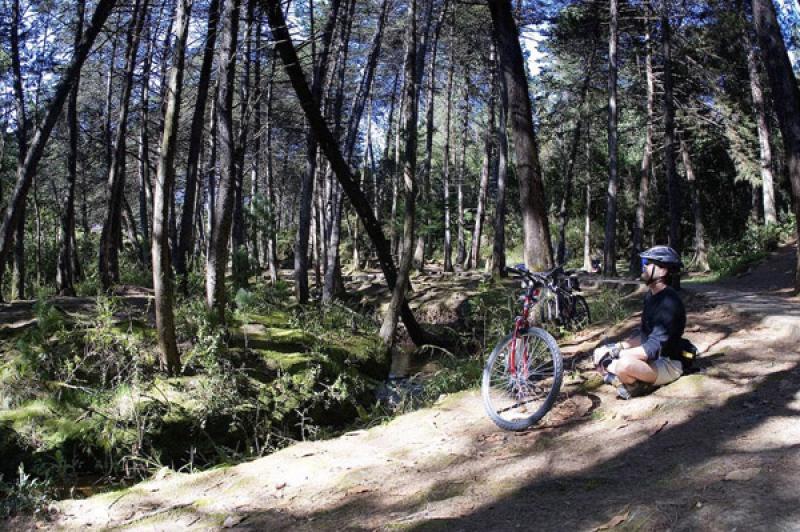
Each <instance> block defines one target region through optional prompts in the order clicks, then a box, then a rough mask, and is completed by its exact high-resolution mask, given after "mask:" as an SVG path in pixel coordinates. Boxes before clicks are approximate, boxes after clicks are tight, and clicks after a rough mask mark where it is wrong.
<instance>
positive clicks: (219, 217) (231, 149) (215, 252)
mask: <svg viewBox="0 0 800 532" xmlns="http://www.w3.org/2000/svg"><path fill="white" fill-rule="evenodd" d="M223 1H224V5H223V8H222V16H221V22H222V28H221V29H222V32H221V37H222V40H221V42H220V47H219V49H218V50H217V61H216V63H217V95H216V99H215V104H214V105H215V107H216V112H217V135H218V141H217V151H218V152H219V153H218V157H219V167H220V168H219V190H218V192H217V196H216V198H215V205H214V223H213V224H212V226H211V232H210V234H209V240H208V242H209V252H208V257H207V258H206V260H207V263H206V304H207V306H208V309H209V310H211V311H213V312H214V313H215V314H216V316H217V319H218V321H219V322H220V323H224V322H225V305H226V292H225V271H226V269H227V266H228V257H229V255H228V252H229V251H230V248H229V246H228V243H229V241H230V231H231V225H232V222H233V200H234V193H235V191H234V188H235V187H236V182H235V181H236V147H235V146H234V138H233V135H234V134H233V91H234V82H235V74H236V44H237V38H238V34H239V0H223Z"/></svg>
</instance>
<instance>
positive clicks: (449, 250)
mask: <svg viewBox="0 0 800 532" xmlns="http://www.w3.org/2000/svg"><path fill="white" fill-rule="evenodd" d="M451 35H452V31H451ZM451 40H452V39H451ZM454 71H455V61H450V69H449V70H448V72H447V112H446V114H445V119H444V124H445V125H444V153H443V154H442V197H443V201H444V271H446V272H452V271H453V258H452V257H453V242H452V236H451V232H450V130H451V127H450V121H451V118H452V115H453V74H454Z"/></svg>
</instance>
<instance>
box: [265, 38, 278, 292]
mask: <svg viewBox="0 0 800 532" xmlns="http://www.w3.org/2000/svg"><path fill="white" fill-rule="evenodd" d="M277 60H278V59H277V57H275V51H274V49H273V52H272V54H271V56H270V67H269V83H268V85H267V114H266V126H265V136H266V138H265V139H264V142H265V148H264V151H265V157H266V163H267V172H266V183H265V187H266V192H267V202H268V205H269V214H270V224H269V227H268V229H267V231H268V233H267V264H268V267H269V278H270V281H271V282H272V284H275V283H276V282H278V238H277V232H278V227H277V222H278V216H277V213H278V209H277V205H276V203H275V175H274V170H273V168H274V167H273V147H272V122H273V117H272V102H273V98H274V96H273V90H274V86H275V65H276V64H277Z"/></svg>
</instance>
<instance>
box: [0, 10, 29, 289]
mask: <svg viewBox="0 0 800 532" xmlns="http://www.w3.org/2000/svg"><path fill="white" fill-rule="evenodd" d="M11 6H12V7H11V9H12V11H11V70H12V72H13V75H14V81H13V84H14V102H15V104H16V114H17V117H16V118H17V131H16V135H17V174H19V173H20V170H21V169H22V168H23V166H24V165H25V157H26V154H27V151H28V126H29V123H28V115H27V111H26V109H25V93H24V91H23V88H22V67H21V65H20V54H19V40H20V35H19V23H20V18H21V13H20V5H19V0H14V1H13V3H12V4H11ZM25 211H26V205H25V202H24V201H23V202H22V205H21V207H20V213H19V218H18V219H17V223H16V227H15V228H14V229H15V236H14V265H13V271H12V277H11V299H24V298H25ZM5 263H6V261H5V260H0V274H2V269H3V268H4V265H5Z"/></svg>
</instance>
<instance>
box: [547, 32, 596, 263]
mask: <svg viewBox="0 0 800 532" xmlns="http://www.w3.org/2000/svg"><path fill="white" fill-rule="evenodd" d="M596 54H597V48H596V47H594V48H592V53H591V55H590V56H589V59H588V61H587V62H586V75H585V76H584V78H583V85H582V86H581V92H580V97H579V99H578V105H577V106H576V108H577V109H578V113H579V114H578V119H577V120H576V122H575V129H574V130H573V132H572V141H571V143H570V149H569V157H568V158H567V171H566V177H565V178H564V195H563V196H562V197H561V205H560V207H559V212H558V247H557V248H556V263H557V264H564V261H565V260H566V255H567V223H568V221H569V207H570V202H571V201H572V193H573V176H574V175H575V159H576V158H577V156H578V146H579V144H580V142H581V130H582V129H583V126H584V121H588V119H589V109H588V106H587V105H586V100H587V98H588V96H589V87H590V84H591V81H592V70H593V69H594V58H595V56H596Z"/></svg>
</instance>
